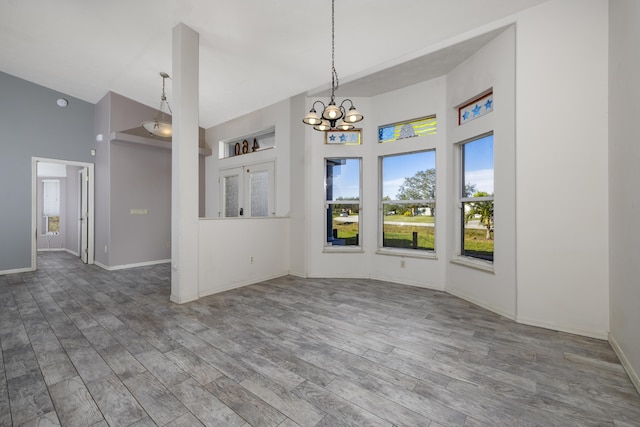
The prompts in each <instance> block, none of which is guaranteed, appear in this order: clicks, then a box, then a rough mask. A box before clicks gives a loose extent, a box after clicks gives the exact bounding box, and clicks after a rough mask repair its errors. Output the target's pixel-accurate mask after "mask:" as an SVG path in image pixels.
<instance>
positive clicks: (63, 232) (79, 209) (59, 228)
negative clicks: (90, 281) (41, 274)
mask: <svg viewBox="0 0 640 427" xmlns="http://www.w3.org/2000/svg"><path fill="white" fill-rule="evenodd" d="M31 169H32V189H31V193H32V194H31V214H32V217H31V233H32V234H31V235H32V243H31V269H32V270H36V269H37V253H38V251H39V250H40V251H46V250H62V251H66V252H69V253H71V254H73V255H75V256H77V257H78V258H80V259H81V260H82V262H83V263H85V264H93V263H94V228H95V226H94V194H93V193H94V165H93V164H92V163H84V162H75V161H69V160H61V159H48V158H41V157H33V158H32V168H31Z"/></svg>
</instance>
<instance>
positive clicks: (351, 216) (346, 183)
mask: <svg viewBox="0 0 640 427" xmlns="http://www.w3.org/2000/svg"><path fill="white" fill-rule="evenodd" d="M360 165H361V160H360V159H358V158H330V159H325V171H326V176H325V191H326V193H325V209H326V239H325V244H326V246H360V200H361V196H360V195H361V192H362V189H361V184H360V182H361V180H360V176H361V169H360V167H361V166H360Z"/></svg>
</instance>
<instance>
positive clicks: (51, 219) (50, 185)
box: [42, 179, 60, 234]
mask: <svg viewBox="0 0 640 427" xmlns="http://www.w3.org/2000/svg"><path fill="white" fill-rule="evenodd" d="M42 185H43V189H42V217H43V224H42V225H43V227H42V228H43V230H44V232H45V234H58V233H60V180H58V179H44V180H42Z"/></svg>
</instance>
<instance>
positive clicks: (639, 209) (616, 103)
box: [609, 0, 640, 391]
mask: <svg viewBox="0 0 640 427" xmlns="http://www.w3.org/2000/svg"><path fill="white" fill-rule="evenodd" d="M609 36H610V39H609V262H610V264H609V298H610V305H611V310H610V313H611V314H610V331H611V333H610V340H611V341H612V343H613V344H614V345H617V346H619V348H620V349H621V350H622V352H623V353H624V355H625V357H624V358H623V359H626V360H623V362H626V363H627V369H628V370H630V371H632V372H630V376H631V377H632V379H634V381H635V385H636V387H637V388H638V390H639V391H640V380H639V378H638V377H639V376H640V328H639V327H638V326H639V325H640V309H639V308H638V302H640V285H639V284H638V277H640V268H638V260H640V228H639V227H638V217H640V194H639V193H638V183H639V182H640V168H638V164H639V163H640V145H639V144H638V141H640V127H639V126H638V123H637V120H638V115H639V114H640V108H639V107H638V99H640V80H639V79H638V76H639V75H640V52H639V51H638V40H639V39H640V3H639V2H637V1H636V0H616V1H611V2H609ZM633 372H635V374H634V373H633Z"/></svg>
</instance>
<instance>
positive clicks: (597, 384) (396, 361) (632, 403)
mask: <svg viewBox="0 0 640 427" xmlns="http://www.w3.org/2000/svg"><path fill="white" fill-rule="evenodd" d="M38 263H39V264H38V265H39V270H38V271H37V272H35V273H25V274H14V275H5V276H0V346H1V348H2V352H1V353H0V354H1V357H0V364H1V366H2V368H3V369H1V370H0V426H9V425H25V426H36V425H38V426H44V425H65V426H67V425H68V426H92V425H95V426H106V425H111V426H129V425H132V426H133V425H135V426H151V425H167V426H193V425H202V424H204V425H220V426H281V427H290V426H342V425H349V426H365V425H366V426H369V425H371V426H378V425H380V426H391V425H396V426H401V425H402V426H434V427H435V426H447V425H458V426H460V425H465V426H483V425H487V426H495V425H510V426H511V425H561V426H571V425H616V426H629V425H640V397H639V396H638V393H637V392H636V390H635V389H634V388H633V386H632V384H631V382H630V380H629V378H628V377H627V376H626V374H625V372H624V370H623V369H622V366H621V365H620V363H619V361H618V360H617V358H616V356H615V354H614V353H613V351H612V350H611V348H610V347H609V344H608V343H607V342H605V341H599V340H594V339H589V338H584V337H580V336H574V335H569V334H564V333H558V332H552V331H548V330H545V329H539V328H534V327H529V326H524V325H519V324H516V323H513V322H511V321H508V320H505V319H503V318H501V317H499V316H497V315H495V314H493V313H491V312H488V311H486V310H484V309H481V308H479V307H476V306H474V305H472V304H470V303H467V302H465V301H463V300H461V299H458V298H456V297H453V296H451V295H448V294H446V293H442V292H436V291H430V290H425V289H419V288H413V287H407V286H402V285H397V284H393V283H387V282H380V281H372V280H353V279H348V280H347V279H299V278H295V277H282V278H279V279H274V280H270V281H267V282H263V283H260V284H257V285H253V286H248V287H244V288H240V289H237V290H233V291H229V292H225V293H222V294H218V295H213V296H209V297H206V298H202V299H200V300H199V301H197V302H193V303H189V304H184V305H176V304H172V303H170V302H169V292H170V284H169V274H170V272H169V266H168V265H166V264H165V265H159V266H152V267H142V268H135V269H129V270H119V271H113V272H107V271H104V270H101V269H100V268H98V267H95V266H85V265H83V264H81V263H80V262H79V261H78V260H77V259H76V258H74V257H72V256H71V255H69V254H66V253H60V252H57V253H56V252H53V253H45V254H43V255H39V257H38Z"/></svg>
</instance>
